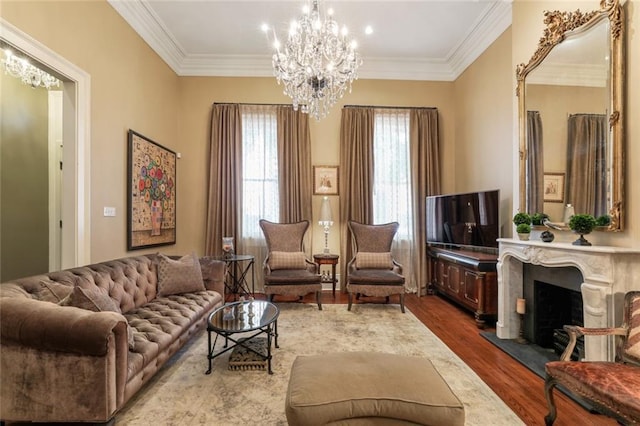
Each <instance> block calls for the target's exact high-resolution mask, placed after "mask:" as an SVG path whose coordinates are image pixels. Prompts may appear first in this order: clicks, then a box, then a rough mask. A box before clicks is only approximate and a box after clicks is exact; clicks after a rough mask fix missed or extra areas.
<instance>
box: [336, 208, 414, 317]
mask: <svg viewBox="0 0 640 426" xmlns="http://www.w3.org/2000/svg"><path fill="white" fill-rule="evenodd" d="M348 225H349V229H350V230H351V235H352V237H353V245H354V250H353V252H354V256H353V258H352V259H351V260H350V261H349V263H348V264H347V292H348V293H349V307H348V310H351V305H352V303H353V295H354V294H355V295H356V298H358V299H359V298H360V295H365V296H374V297H386V298H387V302H388V301H389V296H391V295H395V294H397V295H399V296H400V309H401V310H402V313H404V277H403V276H402V265H400V264H399V263H398V262H396V261H395V260H394V259H393V257H392V256H391V243H392V242H393V237H394V236H395V235H396V232H398V227H399V226H400V224H399V223H398V222H392V223H386V224H383V225H365V224H363V223H358V222H355V221H353V220H351V221H349V223H348Z"/></svg>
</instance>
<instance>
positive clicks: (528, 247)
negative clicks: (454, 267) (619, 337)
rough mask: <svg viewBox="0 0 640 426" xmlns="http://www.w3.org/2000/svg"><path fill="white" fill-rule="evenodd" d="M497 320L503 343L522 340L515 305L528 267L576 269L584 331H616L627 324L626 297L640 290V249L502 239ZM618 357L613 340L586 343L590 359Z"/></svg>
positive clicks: (596, 338)
mask: <svg viewBox="0 0 640 426" xmlns="http://www.w3.org/2000/svg"><path fill="white" fill-rule="evenodd" d="M498 242H499V247H500V254H499V257H498V265H497V266H498V321H497V323H496V334H497V336H498V337H499V338H501V339H514V338H516V337H518V332H519V329H520V317H519V315H518V314H517V313H516V300H517V299H518V298H521V297H522V294H523V287H522V286H523V265H524V264H525V263H530V264H533V265H540V266H544V267H549V268H554V267H564V266H574V267H576V268H578V269H579V270H580V272H581V273H582V277H583V283H582V285H581V293H582V302H583V313H584V325H585V327H616V326H619V325H620V323H621V322H622V304H623V299H624V295H625V293H627V292H628V291H630V290H634V289H635V290H637V289H640V249H629V248H622V247H608V246H574V245H572V244H571V243H544V242H542V241H520V240H516V239H510V238H501V239H499V240H498ZM614 357H615V347H614V340H613V338H610V337H601V336H589V337H586V339H585V359H586V360H589V361H598V360H603V361H604V360H608V361H612V360H613V359H614Z"/></svg>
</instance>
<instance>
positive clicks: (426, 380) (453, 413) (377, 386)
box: [285, 352, 464, 425]
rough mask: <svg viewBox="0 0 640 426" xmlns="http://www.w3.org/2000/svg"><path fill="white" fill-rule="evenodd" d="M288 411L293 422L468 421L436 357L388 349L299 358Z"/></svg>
mask: <svg viewBox="0 0 640 426" xmlns="http://www.w3.org/2000/svg"><path fill="white" fill-rule="evenodd" d="M285 410H286V415H287V420H288V422H289V424H290V425H321V424H327V423H332V422H336V423H339V422H340V421H341V420H347V419H358V418H361V419H362V418H367V417H374V418H380V419H381V420H382V419H385V418H386V419H396V420H402V421H405V422H409V423H415V424H419V425H464V406H463V405H462V403H461V402H460V400H459V399H458V398H457V397H456V396H455V395H454V394H453V392H452V391H451V389H450V388H449V385H448V384H447V383H446V382H445V381H444V380H443V379H442V377H441V376H440V374H439V373H438V372H437V371H436V369H435V368H434V367H433V365H432V364H431V361H429V360H428V359H425V358H419V357H411V356H402V355H395V354H385V353H372V352H342V353H333V354H323V355H313V356H299V357H297V358H296V359H295V361H294V362H293V366H292V369H291V377H290V379H289V388H288V390H287V397H286V408H285Z"/></svg>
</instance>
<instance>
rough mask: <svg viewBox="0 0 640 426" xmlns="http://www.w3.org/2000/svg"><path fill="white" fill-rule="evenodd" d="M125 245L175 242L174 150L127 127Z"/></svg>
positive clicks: (136, 246) (128, 246)
mask: <svg viewBox="0 0 640 426" xmlns="http://www.w3.org/2000/svg"><path fill="white" fill-rule="evenodd" d="M127 187H128V197H127V198H128V200H127V201H128V203H127V204H128V206H127V207H128V211H127V248H128V250H137V249H141V248H146V247H153V246H162V245H169V244H175V243H176V153H175V152H173V151H171V150H169V149H167V148H165V147H163V146H162V145H160V144H158V143H156V142H154V141H152V140H151V139H149V138H147V137H145V136H142V135H141V134H139V133H136V132H134V131H133V130H129V155H128V173H127Z"/></svg>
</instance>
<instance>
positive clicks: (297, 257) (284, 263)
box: [269, 251, 307, 271]
mask: <svg viewBox="0 0 640 426" xmlns="http://www.w3.org/2000/svg"><path fill="white" fill-rule="evenodd" d="M305 259H306V256H305V255H304V253H303V252H301V251H272V252H271V253H270V254H269V268H271V270H272V271H274V270H276V269H306V268H307V262H306V261H305Z"/></svg>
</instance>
